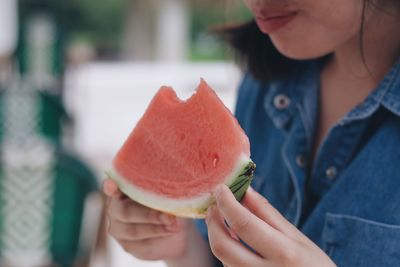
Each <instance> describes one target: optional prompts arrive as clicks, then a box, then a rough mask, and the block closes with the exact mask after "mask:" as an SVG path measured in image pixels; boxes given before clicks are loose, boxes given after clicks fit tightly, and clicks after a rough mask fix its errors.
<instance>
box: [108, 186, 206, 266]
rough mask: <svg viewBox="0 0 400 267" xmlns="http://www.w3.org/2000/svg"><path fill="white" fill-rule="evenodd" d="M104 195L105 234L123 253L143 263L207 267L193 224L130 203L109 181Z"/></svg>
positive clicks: (201, 243)
mask: <svg viewBox="0 0 400 267" xmlns="http://www.w3.org/2000/svg"><path fill="white" fill-rule="evenodd" d="M103 191H104V193H105V194H106V195H107V196H108V197H109V203H108V211H107V214H108V218H109V228H108V231H109V233H110V234H111V235H112V236H113V237H114V238H115V239H116V240H117V241H118V242H119V244H120V245H121V246H122V247H123V249H124V250H125V251H126V252H128V253H130V254H132V255H134V256H135V257H137V258H139V259H142V260H165V261H166V262H167V263H168V265H169V266H177V267H179V266H193V267H196V266H194V265H193V262H198V263H199V267H200V266H201V267H204V266H208V265H207V258H209V259H211V256H210V255H211V254H210V251H209V249H208V247H207V245H206V243H205V242H204V240H203V239H202V238H201V237H200V235H199V234H198V233H197V232H196V230H195V229H194V225H193V222H192V221H190V220H187V219H181V218H176V217H175V216H172V215H169V214H166V213H163V212H160V211H157V210H153V209H150V208H147V207H145V206H142V205H140V204H139V203H136V202H134V201H132V200H131V199H129V198H128V197H126V196H125V195H124V194H123V193H122V192H121V191H119V189H118V187H117V185H116V184H115V182H113V181H112V180H111V179H106V180H105V182H104V186H103ZM189 240H190V242H189ZM210 261H211V260H210ZM188 264H190V265H188Z"/></svg>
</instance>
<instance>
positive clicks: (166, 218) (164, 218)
mask: <svg viewBox="0 0 400 267" xmlns="http://www.w3.org/2000/svg"><path fill="white" fill-rule="evenodd" d="M159 218H160V221H161V222H163V223H165V224H173V223H174V222H175V221H176V219H175V216H173V215H170V214H166V213H161V214H160V217H159Z"/></svg>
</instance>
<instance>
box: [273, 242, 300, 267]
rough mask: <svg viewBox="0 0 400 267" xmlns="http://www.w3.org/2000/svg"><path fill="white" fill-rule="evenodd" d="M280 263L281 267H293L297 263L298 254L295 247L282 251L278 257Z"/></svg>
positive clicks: (288, 247) (287, 247)
mask: <svg viewBox="0 0 400 267" xmlns="http://www.w3.org/2000/svg"><path fill="white" fill-rule="evenodd" d="M277 258H278V261H279V262H280V263H281V266H293V265H294V264H296V263H298V262H297V253H296V250H295V249H294V248H293V246H286V249H282V250H280V251H279V252H278V255H277Z"/></svg>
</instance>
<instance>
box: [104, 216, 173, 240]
mask: <svg viewBox="0 0 400 267" xmlns="http://www.w3.org/2000/svg"><path fill="white" fill-rule="evenodd" d="M178 230H179V226H178V225H177V224H174V225H168V226H166V225H157V224H130V223H121V222H119V221H113V222H112V223H111V224H110V228H109V233H110V234H111V235H112V236H113V237H114V238H115V239H117V240H124V241H139V240H143V239H149V238H156V237H158V238H159V237H164V236H170V235H173V234H175V233H176V232H177V231H178Z"/></svg>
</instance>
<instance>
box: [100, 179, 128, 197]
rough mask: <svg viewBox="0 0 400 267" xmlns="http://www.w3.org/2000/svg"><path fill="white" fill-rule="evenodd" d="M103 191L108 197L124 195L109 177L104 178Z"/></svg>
mask: <svg viewBox="0 0 400 267" xmlns="http://www.w3.org/2000/svg"><path fill="white" fill-rule="evenodd" d="M103 192H104V194H106V195H107V196H108V197H116V198H121V197H123V196H124V194H123V193H122V192H121V190H119V188H118V185H117V184H116V183H115V182H114V181H113V180H111V179H110V178H107V179H105V180H104V182H103Z"/></svg>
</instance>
